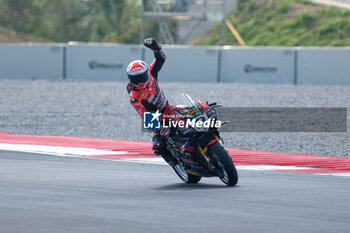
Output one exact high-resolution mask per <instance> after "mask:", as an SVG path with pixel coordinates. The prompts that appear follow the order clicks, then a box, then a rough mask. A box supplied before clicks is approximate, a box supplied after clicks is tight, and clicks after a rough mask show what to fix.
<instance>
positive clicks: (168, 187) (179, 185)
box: [154, 183, 239, 191]
mask: <svg viewBox="0 0 350 233" xmlns="http://www.w3.org/2000/svg"><path fill="white" fill-rule="evenodd" d="M237 187H239V186H238V185H236V186H234V187H229V186H226V185H224V184H201V183H199V184H185V183H177V184H170V185H166V186H161V187H157V188H154V189H155V190H164V191H168V190H181V189H182V190H194V189H223V188H237Z"/></svg>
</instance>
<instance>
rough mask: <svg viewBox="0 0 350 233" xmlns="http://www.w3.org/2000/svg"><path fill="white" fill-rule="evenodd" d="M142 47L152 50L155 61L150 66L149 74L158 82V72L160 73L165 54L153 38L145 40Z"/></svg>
mask: <svg viewBox="0 0 350 233" xmlns="http://www.w3.org/2000/svg"><path fill="white" fill-rule="evenodd" d="M144 45H145V46H146V47H147V48H149V49H152V51H153V53H154V58H155V59H154V61H153V62H152V64H151V65H150V72H151V75H152V76H153V78H155V79H156V80H157V81H158V72H159V71H160V69H161V68H162V66H163V64H164V62H165V59H166V54H165V52H164V50H163V48H162V46H160V45H159V44H158V43H157V41H156V40H155V39H154V38H147V39H145V41H144Z"/></svg>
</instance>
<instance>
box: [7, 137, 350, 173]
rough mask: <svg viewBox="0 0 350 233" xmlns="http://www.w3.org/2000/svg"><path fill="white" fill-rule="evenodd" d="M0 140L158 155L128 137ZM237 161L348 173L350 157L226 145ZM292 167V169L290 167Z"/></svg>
mask: <svg viewBox="0 0 350 233" xmlns="http://www.w3.org/2000/svg"><path fill="white" fill-rule="evenodd" d="M0 143H9V144H29V145H46V146H66V147H83V148H95V149H108V150H112V151H127V152H131V154H124V155H123V154H120V155H113V152H111V155H90V157H98V158H109V159H125V158H159V156H155V155H154V154H153V151H152V143H151V142H139V141H126V140H114V139H99V138H83V137H66V136H44V135H15V134H8V133H0ZM227 150H228V152H229V154H230V156H231V157H232V158H233V161H234V163H235V164H236V165H250V166H251V165H276V166H296V167H305V168H306V167H308V168H309V167H312V168H315V169H305V170H303V169H302V170H295V171H293V172H298V173H349V172H350V158H340V157H331V156H320V155H305V154H291V153H276V152H266V151H254V150H242V149H230V148H228V149H227ZM288 171H290V170H288Z"/></svg>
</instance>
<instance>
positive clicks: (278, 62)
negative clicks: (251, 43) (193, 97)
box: [219, 47, 295, 84]
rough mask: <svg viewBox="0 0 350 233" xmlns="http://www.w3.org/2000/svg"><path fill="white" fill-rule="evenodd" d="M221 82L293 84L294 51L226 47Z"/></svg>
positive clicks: (223, 54)
mask: <svg viewBox="0 0 350 233" xmlns="http://www.w3.org/2000/svg"><path fill="white" fill-rule="evenodd" d="M221 61H222V64H221V71H222V72H221V75H220V77H219V80H220V81H221V82H235V83H261V84H293V83H294V78H295V73H294V67H295V65H294V63H295V51H294V49H293V48H249V47H247V48H242V47H224V48H223V50H222V58H221Z"/></svg>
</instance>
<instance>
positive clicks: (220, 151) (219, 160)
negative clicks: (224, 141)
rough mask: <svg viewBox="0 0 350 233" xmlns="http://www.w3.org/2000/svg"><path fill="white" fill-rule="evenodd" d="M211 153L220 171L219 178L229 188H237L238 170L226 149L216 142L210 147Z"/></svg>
mask: <svg viewBox="0 0 350 233" xmlns="http://www.w3.org/2000/svg"><path fill="white" fill-rule="evenodd" d="M209 152H210V154H211V157H212V158H213V159H214V160H215V161H216V166H217V168H219V169H220V172H221V174H220V175H219V178H220V179H221V180H222V182H224V183H225V184H226V185H227V186H235V185H236V184H237V182H238V174H237V170H236V167H235V165H234V164H233V161H232V158H231V157H230V156H229V154H228V153H227V151H226V150H225V148H224V147H223V146H222V145H221V144H220V143H219V142H216V143H214V144H213V145H210V147H209Z"/></svg>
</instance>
